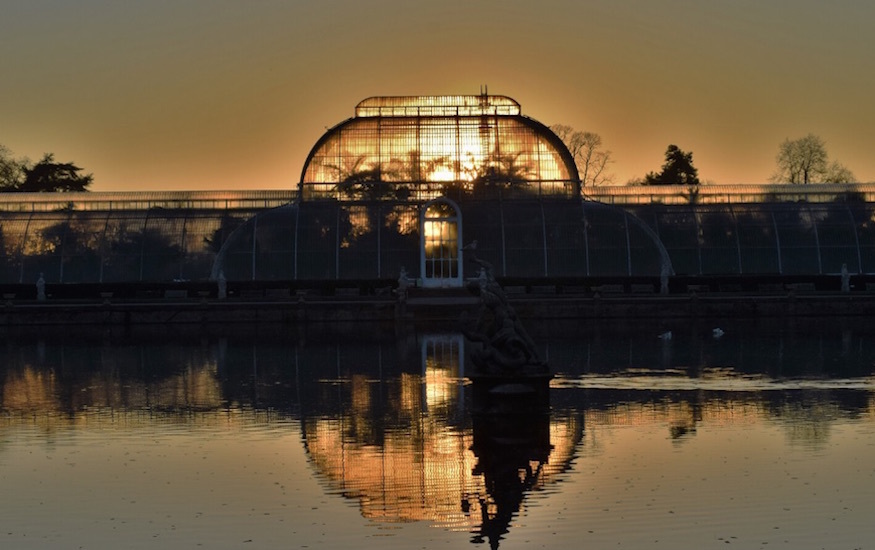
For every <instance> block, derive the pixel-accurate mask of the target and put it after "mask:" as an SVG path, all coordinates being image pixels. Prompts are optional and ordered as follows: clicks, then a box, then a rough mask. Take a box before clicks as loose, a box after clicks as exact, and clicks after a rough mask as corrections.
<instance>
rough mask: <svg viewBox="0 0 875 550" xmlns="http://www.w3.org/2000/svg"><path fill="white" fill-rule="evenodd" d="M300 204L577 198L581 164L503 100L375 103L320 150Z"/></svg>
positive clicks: (363, 105) (307, 170)
mask: <svg viewBox="0 0 875 550" xmlns="http://www.w3.org/2000/svg"><path fill="white" fill-rule="evenodd" d="M299 189H300V198H301V200H302V201H311V200H319V199H336V200H342V201H346V200H375V199H376V200H414V201H422V202H425V201H429V200H432V199H435V198H437V197H440V196H445V197H451V198H453V199H460V200H461V199H462V198H463V197H476V196H481V197H482V196H495V195H502V196H505V197H507V196H521V197H532V196H553V197H563V196H564V197H577V196H578V195H579V192H580V179H579V176H578V173H577V168H576V166H575V164H574V159H573V158H572V157H571V154H570V153H569V152H568V149H567V148H566V147H565V145H564V144H563V143H562V142H561V140H560V139H559V138H558V137H557V136H556V135H555V134H554V133H553V132H552V131H551V130H550V129H549V128H547V127H546V126H544V125H543V124H541V123H540V122H537V121H535V120H533V119H531V118H528V117H526V116H523V115H522V114H521V111H520V105H519V103H517V102H516V101H514V100H513V99H511V98H509V97H506V96H500V95H487V94H485V93H484V94H481V95H468V96H466V95H459V96H401V97H372V98H368V99H365V100H363V101H362V102H360V103H359V104H358V105H357V106H356V108H355V116H354V117H353V118H350V119H347V120H346V121H344V122H341V123H340V124H338V125H337V126H335V127H333V128H331V129H330V130H329V131H328V132H327V133H326V134H325V135H324V136H323V137H322V138H321V139H320V140H319V141H318V142H317V143H316V145H315V146H314V147H313V149H312V151H311V152H310V155H309V156H308V158H307V161H306V163H305V164H304V168H303V171H302V173H301V182H300V187H299Z"/></svg>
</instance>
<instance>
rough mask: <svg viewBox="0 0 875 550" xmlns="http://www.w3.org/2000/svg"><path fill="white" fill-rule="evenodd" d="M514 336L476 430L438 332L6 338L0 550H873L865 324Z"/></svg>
mask: <svg viewBox="0 0 875 550" xmlns="http://www.w3.org/2000/svg"><path fill="white" fill-rule="evenodd" d="M528 328H529V331H530V332H531V334H532V336H533V339H534V340H535V342H536V343H537V345H538V348H539V353H541V354H542V356H543V357H545V358H546V359H547V360H548V362H549V365H550V369H551V372H552V374H553V375H554V377H553V379H552V381H551V382H550V391H549V393H550V409H549V413H548V414H544V415H531V416H519V415H508V416H507V417H506V418H490V419H486V420H484V419H483V418H482V417H480V416H478V415H475V414H472V405H471V394H472V391H471V389H472V388H471V383H470V382H469V380H468V379H467V378H466V376H465V373H466V370H467V369H470V368H471V367H470V365H469V361H468V359H467V356H468V355H469V353H470V351H471V348H472V346H474V344H472V343H471V342H467V341H465V339H464V338H463V337H462V336H461V335H460V334H458V333H456V332H454V331H453V330H452V328H451V327H449V328H448V327H415V328H411V327H396V326H391V325H390V326H370V325H368V326H363V325H355V324H351V325H347V326H332V327H326V326H317V325H314V326H307V327H294V326H286V325H282V326H280V325H276V326H274V325H258V326H250V327H234V326H226V327H215V326H209V327H192V328H183V329H180V328H177V327H173V328H147V327H135V328H132V329H129V330H127V331H123V330H100V329H89V328H72V329H71V328H63V329H62V328H43V329H40V330H28V331H16V330H7V331H6V332H5V333H3V335H2V338H3V341H4V345H3V346H2V347H0V384H2V387H0V493H2V495H3V498H2V499H0V545H2V546H3V547H4V548H57V547H64V548H112V547H119V548H121V547H124V548H155V547H164V548H197V547H203V548H247V547H252V548H315V547H334V548H337V547H356V548H447V547H472V545H473V547H477V546H480V545H484V546H489V547H491V548H497V547H500V548H551V549H555V548H581V547H586V548H607V547H611V548H643V547H648V548H651V547H653V548H672V549H679V548H681V549H683V548H689V549H701V548H725V547H726V545H727V544H730V545H735V546H736V547H742V548H767V549H772V548H776V547H778V548H793V549H799V548H831V549H834V548H848V549H851V548H871V547H872V546H871V545H872V541H873V540H875V526H873V522H872V520H871V516H872V513H871V510H872V502H873V497H875V418H873V416H875V415H873V413H875V399H873V397H875V323H873V322H869V321H866V320H864V319H832V318H830V319H811V320H801V319H795V320H788V321H776V320H768V321H740V320H735V321H731V320H699V321H690V320H676V321H663V322H652V321H648V322H645V321H626V322H620V321H615V322H605V321H601V320H599V321H595V320H582V321H580V322H577V323H568V322H564V323H555V322H551V323H548V322H543V323H534V322H532V323H529V324H528ZM715 328H719V329H720V330H719V331H715V330H714V329H715ZM669 330H670V331H671V338H670V339H668V338H660V337H659V335H661V334H664V333H666V332H667V331H669Z"/></svg>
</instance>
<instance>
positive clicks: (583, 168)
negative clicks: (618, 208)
mask: <svg viewBox="0 0 875 550" xmlns="http://www.w3.org/2000/svg"><path fill="white" fill-rule="evenodd" d="M550 129H551V130H553V133H554V134H556V135H557V136H559V139H561V140H562V141H563V142H564V143H565V146H566V147H568V151H569V152H570V153H571V156H573V157H574V162H575V163H576V164H577V172H578V174H579V175H580V183H581V185H605V184H609V183H612V182H613V179H614V176H613V175H611V174H609V173H608V172H607V171H606V168H607V166H608V164H610V163H611V162H613V160H612V159H611V154H612V153H611V152H610V151H608V150H606V149H603V148H602V137H601V136H600V135H598V134H596V133H594V132H578V131H575V130H574V128H572V127H571V126H567V125H565V124H554V125H553V126H550Z"/></svg>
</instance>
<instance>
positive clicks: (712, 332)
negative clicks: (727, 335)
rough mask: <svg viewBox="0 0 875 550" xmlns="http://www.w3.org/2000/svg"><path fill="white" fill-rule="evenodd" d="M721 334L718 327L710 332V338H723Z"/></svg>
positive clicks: (721, 330) (720, 329)
mask: <svg viewBox="0 0 875 550" xmlns="http://www.w3.org/2000/svg"><path fill="white" fill-rule="evenodd" d="M723 334H724V332H723V329H722V328H720V327H718V328H715V329H714V330H712V331H711V336H713V337H714V338H720V337H721V336H723Z"/></svg>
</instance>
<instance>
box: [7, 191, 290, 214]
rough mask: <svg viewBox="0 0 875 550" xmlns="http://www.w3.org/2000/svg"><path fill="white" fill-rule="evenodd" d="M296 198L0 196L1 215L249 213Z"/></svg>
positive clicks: (280, 194)
mask: <svg viewBox="0 0 875 550" xmlns="http://www.w3.org/2000/svg"><path fill="white" fill-rule="evenodd" d="M297 195H298V193H297V191H293V190H275V191H274V190H268V191H135V192H82V193H0V212H53V211H58V210H75V211H88V210H100V211H104V210H121V211H131V210H137V211H140V210H150V209H153V208H164V209H167V210H199V209H219V210H235V209H247V210H252V209H262V208H275V207H278V206H282V205H284V204H288V203H290V202H293V201H294V200H295V199H296V198H297Z"/></svg>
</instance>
